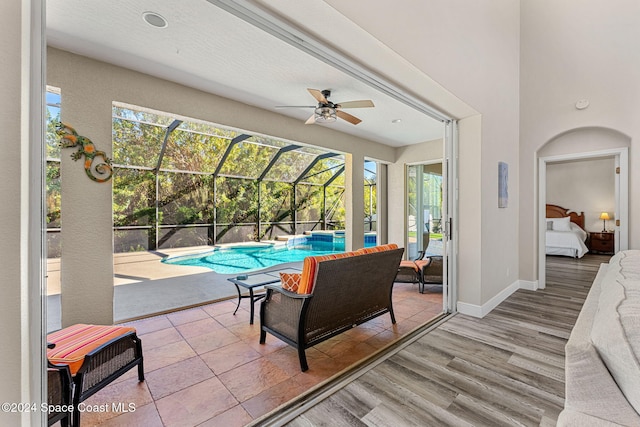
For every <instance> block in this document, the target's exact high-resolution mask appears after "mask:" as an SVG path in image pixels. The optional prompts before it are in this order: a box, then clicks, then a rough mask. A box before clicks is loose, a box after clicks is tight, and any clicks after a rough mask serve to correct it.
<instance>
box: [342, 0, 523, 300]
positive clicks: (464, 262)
mask: <svg viewBox="0 0 640 427" xmlns="http://www.w3.org/2000/svg"><path fill="white" fill-rule="evenodd" d="M329 3H330V4H331V5H332V6H333V7H334V8H336V9H337V10H338V11H340V12H341V13H342V14H344V15H345V16H347V17H348V18H349V19H350V20H352V21H353V22H355V23H357V24H358V25H360V26H361V27H362V28H363V29H364V30H366V31H367V32H369V33H370V34H372V35H373V36H374V37H376V38H377V39H378V40H380V41H381V42H382V43H383V44H385V45H386V46H388V47H390V48H391V49H392V50H393V51H395V52H397V53H399V54H400V55H401V56H402V57H403V58H405V59H406V60H407V61H409V62H410V63H411V64H412V65H413V66H415V67H416V68H418V69H419V70H420V71H422V72H423V73H425V74H426V75H428V76H429V77H430V78H432V79H433V80H435V81H436V82H438V83H439V84H441V85H442V86H443V87H444V88H445V89H446V90H448V91H449V92H451V93H453V94H454V95H456V96H457V97H458V98H460V99H462V100H463V101H464V102H466V103H467V104H468V105H470V106H471V107H473V109H475V110H476V111H478V112H479V113H480V114H481V116H479V117H470V116H468V117H458V118H465V119H466V120H469V121H468V123H465V124H464V125H463V124H462V123H461V128H462V127H464V132H462V131H461V132H460V200H461V201H460V222H459V239H460V240H459V248H460V261H459V264H458V265H459V269H460V271H459V280H458V282H459V293H458V295H459V299H460V301H462V302H465V303H468V304H471V305H475V306H480V305H483V304H485V303H486V302H487V301H489V300H490V299H491V298H493V297H494V296H496V295H498V294H499V293H500V292H501V291H503V290H504V289H505V288H507V287H508V286H509V285H511V284H512V283H514V282H515V281H517V279H518V265H519V253H518V250H519V242H518V210H519V197H520V192H519V191H518V188H519V183H518V175H519V172H518V169H519V145H518V137H519V113H518V111H519V105H520V99H519V73H520V69H519V67H520V16H519V12H520V3H519V2H518V1H515V0H478V1H468V0H431V1H428V2H425V1H420V0H407V1H404V2H402V3H401V4H398V3H397V2H396V3H394V2H389V1H385V0H373V1H372V0H352V1H349V2H341V1H337V0H336V1H333V0H330V1H329ZM399 5H401V7H399ZM419 95H420V96H428V94H422V93H421V94H419ZM437 102H438V101H437V100H434V103H435V104H436V106H438V104H437ZM441 108H442V109H443V110H445V111H447V109H446V107H445V106H444V105H442V106H441ZM476 131H477V132H480V138H478V137H476V134H475V132H476ZM500 161H503V162H506V163H508V164H509V188H510V189H511V192H510V200H509V207H508V208H506V209H498V189H497V181H498V162H500ZM463 194H466V195H467V196H468V197H469V198H468V199H466V200H465V201H464V202H463ZM463 204H464V206H463Z"/></svg>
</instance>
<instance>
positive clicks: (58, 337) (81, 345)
mask: <svg viewBox="0 0 640 427" xmlns="http://www.w3.org/2000/svg"><path fill="white" fill-rule="evenodd" d="M135 331H136V330H135V328H128V327H125V326H101V325H85V324H77V325H73V326H69V327H68V328H64V329H60V330H59V331H56V332H52V333H50V334H48V335H47V342H50V343H53V344H55V345H56V346H55V347H54V348H52V349H48V350H47V358H48V359H49V360H50V361H51V363H54V364H63V365H69V370H70V371H71V375H75V374H76V373H77V372H78V370H79V369H80V367H81V366H82V363H83V362H84V357H85V356H86V355H87V354H88V353H90V352H91V351H93V350H95V349H96V348H98V347H100V346H101V345H102V344H104V343H106V342H109V341H111V340H112V339H114V338H117V337H120V336H122V335H126V334H128V333H130V332H134V333H135Z"/></svg>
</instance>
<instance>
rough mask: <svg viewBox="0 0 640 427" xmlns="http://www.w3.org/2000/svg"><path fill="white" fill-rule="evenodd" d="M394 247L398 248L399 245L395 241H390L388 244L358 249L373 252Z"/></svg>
mask: <svg viewBox="0 0 640 427" xmlns="http://www.w3.org/2000/svg"><path fill="white" fill-rule="evenodd" d="M392 249H398V245H396V244H395V243H389V244H387V245H380V246H372V247H370V248H361V249H358V250H357V252H360V253H361V254H371V253H374V252H383V251H390V250H392Z"/></svg>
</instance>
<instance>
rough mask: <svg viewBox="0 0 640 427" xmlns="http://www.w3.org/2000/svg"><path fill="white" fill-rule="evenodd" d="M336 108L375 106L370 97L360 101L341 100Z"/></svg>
mask: <svg viewBox="0 0 640 427" xmlns="http://www.w3.org/2000/svg"><path fill="white" fill-rule="evenodd" d="M337 107H338V108H370V107H375V105H373V101H371V100H370V99H363V100H361V101H347V102H341V103H339V104H338V105H337Z"/></svg>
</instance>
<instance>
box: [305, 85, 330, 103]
mask: <svg viewBox="0 0 640 427" xmlns="http://www.w3.org/2000/svg"><path fill="white" fill-rule="evenodd" d="M307 90H308V91H309V93H310V94H311V96H313V97H314V98H315V99H316V100H317V101H318V102H321V103H323V104H328V103H329V101H327V98H325V97H324V95H323V94H322V92H320V91H319V90H318V89H308V88H307Z"/></svg>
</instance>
